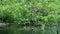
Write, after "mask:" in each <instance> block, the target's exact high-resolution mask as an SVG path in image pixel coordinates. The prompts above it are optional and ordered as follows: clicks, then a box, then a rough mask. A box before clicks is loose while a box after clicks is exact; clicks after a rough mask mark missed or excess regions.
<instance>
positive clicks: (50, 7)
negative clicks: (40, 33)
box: [0, 0, 60, 30]
mask: <svg viewBox="0 0 60 34" xmlns="http://www.w3.org/2000/svg"><path fill="white" fill-rule="evenodd" d="M0 22H1V23H14V24H15V25H17V26H20V25H24V26H25V25H27V26H35V25H42V29H43V30H44V27H45V24H50V25H53V24H56V23H59V22H60V0H0ZM12 29H13V28H12Z"/></svg>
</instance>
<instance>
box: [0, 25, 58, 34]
mask: <svg viewBox="0 0 60 34" xmlns="http://www.w3.org/2000/svg"><path fill="white" fill-rule="evenodd" d="M0 34H57V27H55V26H54V27H50V26H49V27H48V26H46V27H45V30H42V29H41V27H40V26H38V27H9V28H5V29H0Z"/></svg>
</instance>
